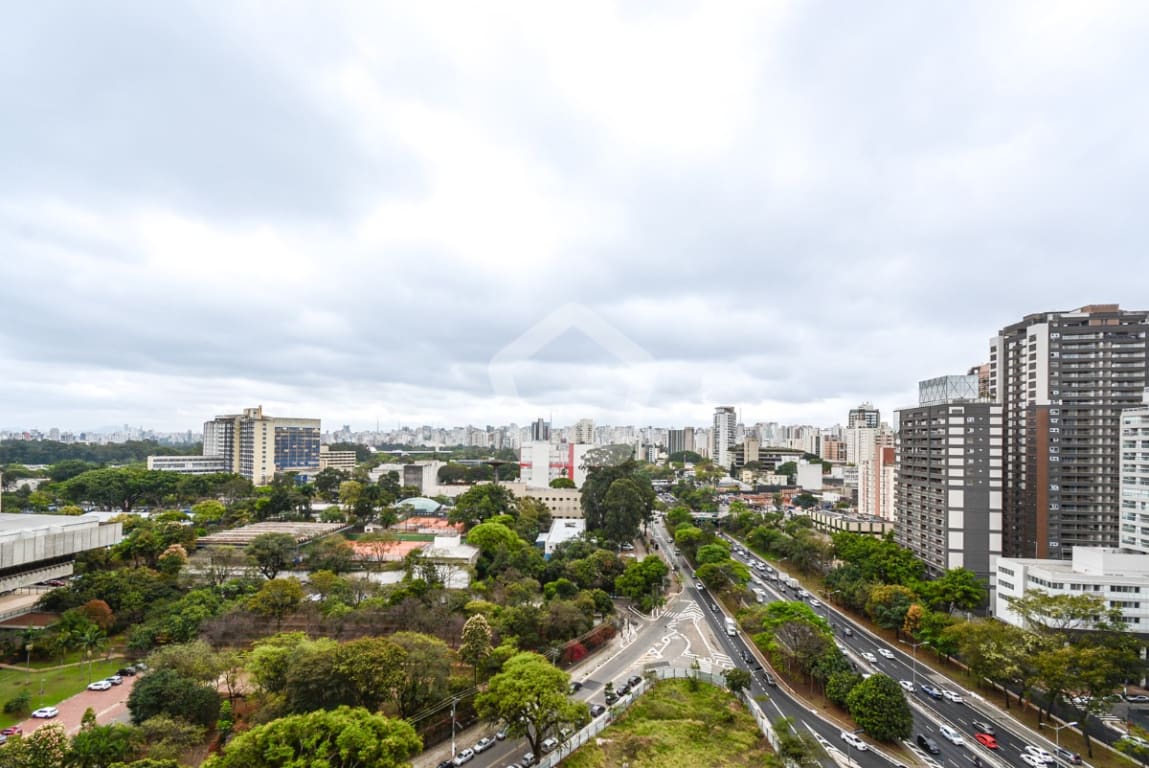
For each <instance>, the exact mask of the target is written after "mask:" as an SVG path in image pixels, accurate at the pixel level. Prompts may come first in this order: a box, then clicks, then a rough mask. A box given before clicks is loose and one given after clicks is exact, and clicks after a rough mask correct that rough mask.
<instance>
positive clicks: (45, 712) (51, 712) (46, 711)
mask: <svg viewBox="0 0 1149 768" xmlns="http://www.w3.org/2000/svg"><path fill="white" fill-rule="evenodd" d="M58 714H60V710H58V709H56V708H55V707H40V708H39V709H37V710H36V711H35V712H33V713H32V717H39V718H43V719H48V718H52V717H55V716H56V715H58Z"/></svg>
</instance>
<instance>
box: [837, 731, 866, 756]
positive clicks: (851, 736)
mask: <svg viewBox="0 0 1149 768" xmlns="http://www.w3.org/2000/svg"><path fill="white" fill-rule="evenodd" d="M841 736H842V741H844V742H846V743H847V744H849V745H850V747H852V748H853V749H856V750H858V751H859V752H865V751H866V750H867V749H869V747H867V746H866V742H864V741H862V740H861V739H859V738H858V736H857V734H855V733H851V732H849V731H842V733H841Z"/></svg>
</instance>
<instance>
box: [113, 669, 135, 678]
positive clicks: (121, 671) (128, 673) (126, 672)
mask: <svg viewBox="0 0 1149 768" xmlns="http://www.w3.org/2000/svg"><path fill="white" fill-rule="evenodd" d="M116 674H117V675H122V676H123V677H135V676H136V668H135V667H121V668H120V669H117V670H116Z"/></svg>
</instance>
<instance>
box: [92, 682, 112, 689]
mask: <svg viewBox="0 0 1149 768" xmlns="http://www.w3.org/2000/svg"><path fill="white" fill-rule="evenodd" d="M111 687H112V684H111V682H109V681H108V680H97V681H96V682H94V683H88V690H89V691H107V690H110V689H111Z"/></svg>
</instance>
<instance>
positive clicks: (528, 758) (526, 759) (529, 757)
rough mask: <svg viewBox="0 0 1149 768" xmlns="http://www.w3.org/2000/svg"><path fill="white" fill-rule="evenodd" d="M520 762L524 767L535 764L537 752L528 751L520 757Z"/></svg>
mask: <svg viewBox="0 0 1149 768" xmlns="http://www.w3.org/2000/svg"><path fill="white" fill-rule="evenodd" d="M519 762H520V763H521V764H522V766H523V768H531V766H532V765H534V764H535V753H534V752H528V753H526V754H525V755H523V756H522V757H520V758H519Z"/></svg>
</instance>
